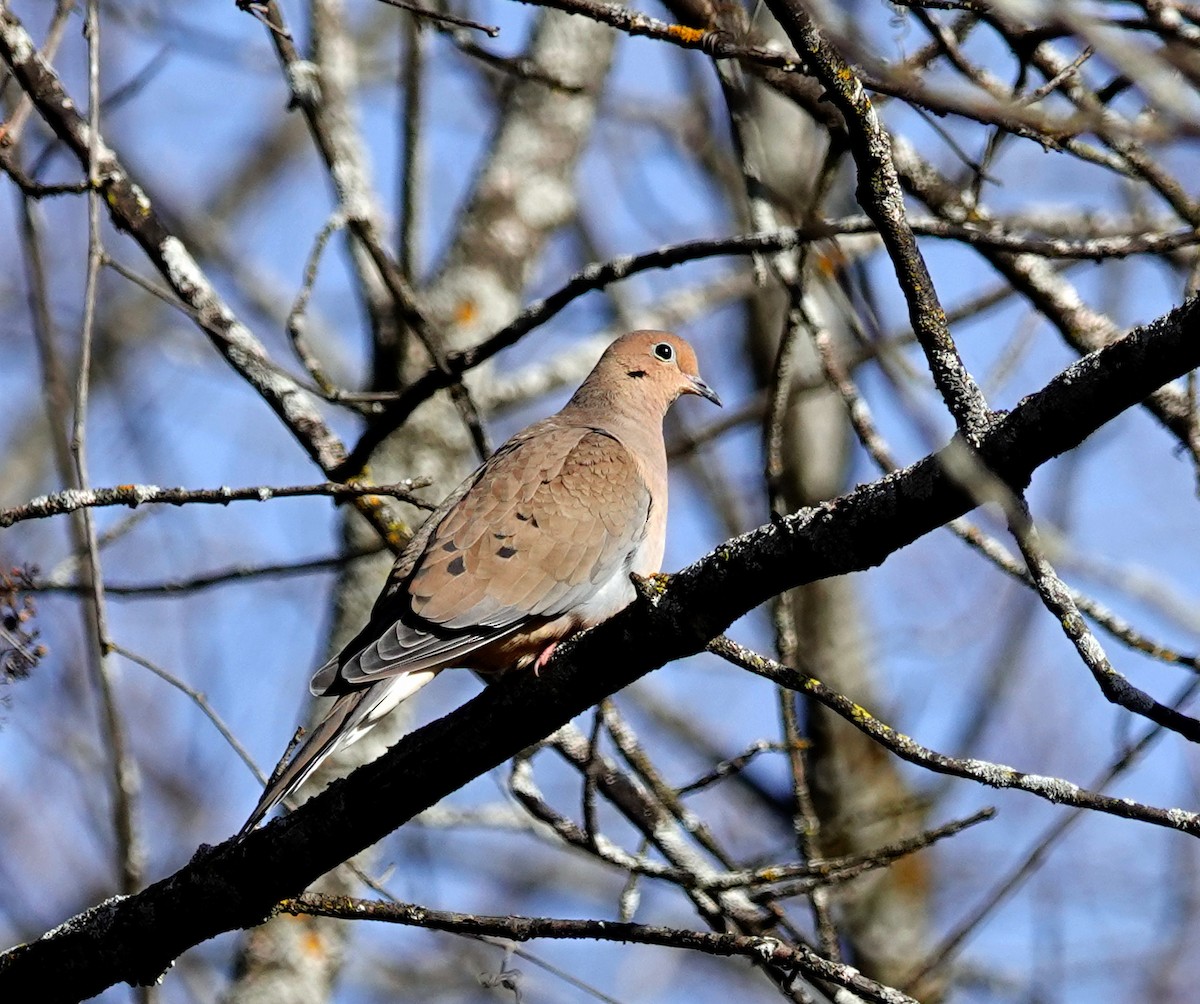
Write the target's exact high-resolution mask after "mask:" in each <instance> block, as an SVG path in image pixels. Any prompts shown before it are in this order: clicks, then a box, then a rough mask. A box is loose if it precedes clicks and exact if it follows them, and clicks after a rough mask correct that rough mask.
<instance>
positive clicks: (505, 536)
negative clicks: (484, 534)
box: [492, 531, 512, 540]
mask: <svg viewBox="0 0 1200 1004" xmlns="http://www.w3.org/2000/svg"><path fill="white" fill-rule="evenodd" d="M492 536H493V537H495V538H496V539H497V540H508V538H509V537H511V536H512V534H511V533H500V532H499V531H497V532H496V533H493V534H492Z"/></svg>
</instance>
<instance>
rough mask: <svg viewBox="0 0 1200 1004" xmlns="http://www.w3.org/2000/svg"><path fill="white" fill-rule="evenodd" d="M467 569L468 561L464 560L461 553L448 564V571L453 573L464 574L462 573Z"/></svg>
mask: <svg viewBox="0 0 1200 1004" xmlns="http://www.w3.org/2000/svg"><path fill="white" fill-rule="evenodd" d="M466 570H467V563H466V562H465V561H463V556H462V555H461V554H460V555H459V556H458V557H457V558H455V559H454V560H453V561H452V562H450V564H448V565H447V566H446V571H447V572H449V573H450V574H451V575H462V573H463V572H465V571H466Z"/></svg>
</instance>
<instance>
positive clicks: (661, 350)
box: [654, 342, 675, 363]
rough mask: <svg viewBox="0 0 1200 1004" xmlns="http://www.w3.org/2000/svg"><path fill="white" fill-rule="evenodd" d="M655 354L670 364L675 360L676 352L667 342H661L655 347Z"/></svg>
mask: <svg viewBox="0 0 1200 1004" xmlns="http://www.w3.org/2000/svg"><path fill="white" fill-rule="evenodd" d="M654 354H655V355H656V356H658V358H659V359H661V360H663V362H668V363H669V362H670V361H671V360H672V359H674V358H675V350H674V349H673V348H671V346H670V345H669V344H668V343H667V342H659V343H658V344H657V345H656V346H654Z"/></svg>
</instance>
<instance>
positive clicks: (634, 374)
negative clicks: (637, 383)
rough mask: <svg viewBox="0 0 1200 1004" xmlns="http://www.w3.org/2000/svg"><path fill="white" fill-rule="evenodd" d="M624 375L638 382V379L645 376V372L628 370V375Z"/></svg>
mask: <svg viewBox="0 0 1200 1004" xmlns="http://www.w3.org/2000/svg"><path fill="white" fill-rule="evenodd" d="M625 375H626V376H631V377H633V378H634V379H635V380H639V379H641V378H642V377H644V376H645V375H646V371H645V370H630V371H629V372H628V373H626V374H625Z"/></svg>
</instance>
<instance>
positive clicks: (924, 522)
mask: <svg viewBox="0 0 1200 1004" xmlns="http://www.w3.org/2000/svg"><path fill="white" fill-rule="evenodd" d="M1198 319H1200V300H1196V299H1192V300H1189V301H1188V302H1187V303H1186V304H1184V305H1183V306H1182V307H1179V308H1177V309H1176V310H1174V311H1172V312H1171V313H1169V314H1168V315H1166V316H1164V317H1162V318H1160V319H1158V320H1156V321H1154V322H1152V323H1151V324H1148V325H1146V326H1144V327H1141V328H1137V329H1135V330H1134V331H1132V332H1130V333H1129V334H1128V335H1126V336H1125V337H1123V338H1121V339H1119V340H1118V341H1116V342H1114V343H1113V344H1111V345H1109V346H1107V347H1105V348H1104V349H1101V350H1100V351H1098V352H1095V353H1092V354H1091V355H1088V356H1085V357H1084V358H1082V359H1080V360H1079V361H1078V362H1077V363H1075V364H1074V365H1072V366H1071V367H1069V368H1068V369H1066V370H1065V371H1063V372H1062V373H1061V374H1059V375H1058V376H1057V377H1056V378H1055V379H1054V380H1052V381H1051V382H1050V383H1049V384H1048V385H1047V386H1046V387H1045V388H1044V389H1043V390H1041V391H1039V392H1038V393H1036V394H1033V395H1031V396H1029V397H1027V398H1026V399H1025V400H1024V401H1022V402H1021V404H1020V405H1019V406H1018V407H1017V408H1016V409H1014V410H1013V411H1012V412H1011V413H1009V414H1007V415H1005V416H1003V417H1002V418H1000V419H999V421H997V423H996V424H995V425H994V426H993V427H992V428H990V429H989V430H988V431H987V432H986V433H985V434H984V435H983V437H982V438H981V439H980V440H979V443H978V446H977V451H978V456H979V458H980V460H981V461H982V462H983V463H984V464H986V465H987V466H988V468H989V469H990V470H991V471H992V472H994V473H995V475H996V476H998V477H1000V478H1002V479H1003V480H1004V481H1005V482H1007V483H1008V484H1009V485H1010V486H1011V487H1012V488H1013V489H1014V490H1021V489H1023V488H1024V487H1025V485H1026V484H1027V483H1028V481H1029V480H1030V478H1031V476H1032V474H1033V472H1034V471H1035V470H1036V469H1037V468H1038V467H1039V466H1041V465H1042V464H1044V463H1046V462H1047V461H1048V460H1050V459H1051V458H1053V457H1055V456H1057V455H1059V454H1060V453H1063V452H1065V451H1067V450H1070V449H1073V448H1074V447H1076V446H1078V445H1079V444H1080V443H1081V442H1082V441H1083V440H1084V439H1085V438H1087V437H1088V436H1089V435H1090V434H1091V433H1092V432H1094V431H1095V430H1096V429H1098V428H1099V427H1100V426H1101V425H1103V424H1104V423H1105V422H1108V421H1110V420H1111V419H1113V418H1114V417H1116V416H1117V415H1119V414H1120V413H1121V412H1122V411H1124V410H1125V409H1127V408H1130V407H1132V406H1133V405H1135V404H1137V403H1138V402H1139V401H1141V400H1142V399H1143V398H1145V397H1146V396H1147V395H1148V394H1150V393H1152V392H1153V391H1154V390H1155V389H1156V388H1157V387H1159V386H1161V385H1162V384H1164V383H1166V382H1167V381H1169V380H1172V379H1175V378H1178V377H1179V376H1181V375H1182V374H1184V373H1186V372H1188V371H1189V370H1191V369H1194V368H1195V367H1197V366H1198V365H1200V339H1198V338H1197V337H1196V326H1197V320H1198ZM958 448H959V447H958V444H951V446H950V447H947V450H949V449H958ZM947 450H942V451H940V452H939V453H937V454H934V455H932V456H930V457H926V458H925V459H923V460H921V461H919V462H918V463H916V464H913V465H912V466H911V467H908V468H906V469H905V470H903V471H899V472H897V473H896V474H893V475H891V476H889V477H886V478H884V479H882V480H880V481H878V482H875V483H873V484H870V485H864V486H862V487H860V488H858V489H856V490H855V491H853V492H851V493H849V494H847V495H845V496H843V497H842V498H840V499H837V500H835V501H834V502H831V503H828V504H826V505H822V506H819V507H816V508H811V509H804V510H801V511H799V512H797V513H794V514H792V515H790V516H786V517H783V518H782V519H780V520H779V521H778V522H775V523H772V524H770V525H767V526H762V527H759V528H758V529H756V530H753V531H751V532H750V533H747V534H744V535H743V536H741V537H737V538H734V539H733V540H730V541H728V542H727V543H726V544H724V545H722V546H721V547H720V548H718V549H717V550H716V551H715V552H713V553H712V554H710V555H708V556H707V557H705V558H703V559H701V560H700V561H698V562H696V563H695V564H694V565H692V566H690V567H688V568H687V569H685V570H683V571H682V572H680V573H679V574H678V575H676V576H674V577H673V578H671V580H670V583H669V585H667V586H666V587H665V588H664V589H663V590H662V592H661V594H660V595H659V596H658V597H657V598H654V599H642V600H641V601H639V602H637V603H635V604H634V605H633V606H631V607H630V608H628V609H627V610H625V611H624V612H622V613H621V614H619V615H617V616H616V617H614V618H613V619H612V620H610V621H608V622H607V623H605V624H603V625H601V626H600V627H599V628H596V629H595V630H593V631H591V632H588V633H587V634H585V635H584V636H582V637H580V638H579V639H578V640H577V641H575V642H572V643H569V644H566V645H564V646H563V647H562V649H561V650H560V654H558V655H557V656H556V658H555V660H554V661H553V663H552V665H551V666H550V667H549V668H548V670H547V671H546V672H544V673H543V674H542V675H541V676H540V677H534V676H530V675H523V676H520V677H513V678H510V679H506V680H502V681H501V682H499V683H497V684H496V685H495V686H493V687H490V688H488V689H487V690H486V691H485V692H484V693H482V694H480V695H479V696H478V697H476V698H475V699H474V700H472V701H470V702H469V703H468V704H466V705H465V706H464V707H462V708H460V709H458V710H457V711H455V712H454V713H452V714H450V715H448V716H446V717H445V718H443V719H441V720H439V721H437V722H433V723H432V724H430V725H427V726H425V727H424V728H422V729H420V730H419V731H417V732H414V733H412V734H410V735H408V736H406V737H405V738H404V739H403V740H401V742H399V743H398V744H397V745H396V746H395V747H393V748H392V749H391V750H390V751H389V752H388V753H387V754H386V755H385V756H383V757H381V758H380V759H379V760H377V761H375V762H373V763H371V764H368V765H366V766H365V767H363V768H361V769H359V770H357V771H355V772H354V773H353V774H352V775H351V776H350V777H348V778H346V779H345V780H344V781H341V782H340V783H337V784H334V785H332V786H331V787H330V788H329V789H327V790H326V791H325V792H323V793H322V794H320V795H318V796H316V797H315V798H313V799H312V800H311V801H309V802H308V803H306V804H305V805H304V806H302V807H301V808H300V809H298V810H297V811H296V812H294V813H292V814H291V815H289V816H287V817H285V818H283V819H281V820H278V821H276V822H275V823H273V824H271V825H270V826H267V827H266V828H264V829H262V830H259V831H256V832H254V833H252V834H250V836H249V837H248V838H247V839H246V840H244V841H243V842H241V843H233V842H232V841H227V842H226V843H224V844H222V845H220V846H219V847H216V848H210V847H207V846H205V847H202V848H201V849H200V851H199V852H197V854H196V855H195V857H194V858H193V860H192V861H191V862H190V863H189V864H187V865H186V866H184V867H183V868H182V869H180V870H179V871H178V872H176V873H175V874H174V875H172V876H170V877H168V878H166V879H163V880H162V881H160V882H158V883H156V884H154V885H152V886H150V887H149V888H147V889H146V890H144V891H143V892H141V893H139V894H137V895H135V896H130V897H127V898H124V899H114V900H110V901H108V902H106V903H103V904H100V905H99V906H96V907H94V908H92V909H91V910H89V911H86V912H85V913H83V914H80V915H79V916H78V917H75V918H73V919H72V920H71V921H69V922H67V923H66V924H64V925H62V926H61V927H59V928H56V929H55V930H54V931H52V932H49V933H48V934H47V935H46V936H44V937H43V938H41V939H39V940H38V941H36V942H33V943H31V944H28V945H23V946H20V947H18V948H16V949H13V950H11V951H9V952H7V953H6V954H4V955H3V956H0V998H3V999H14V1000H21V999H30V994H32V993H34V992H35V991H36V994H35V996H36V998H37V999H38V1000H41V1001H66V1000H78V999H81V998H83V997H88V996H91V995H94V994H96V993H98V992H100V990H102V989H103V988H104V987H106V986H109V985H111V984H112V983H115V982H117V981H120V980H125V981H127V982H133V983H146V982H151V981H153V980H155V979H157V978H158V976H159V975H160V974H161V973H162V972H163V970H164V969H165V968H167V967H168V966H169V965H170V964H171V963H172V961H173V960H174V959H175V958H176V957H177V956H178V955H179V954H180V953H182V952H183V951H185V950H186V949H188V948H189V947H191V946H193V945H196V944H199V943H200V942H201V941H204V940H205V939H207V938H210V937H213V936H215V935H216V934H219V933H221V932H222V931H226V930H230V929H233V928H237V927H245V926H249V925H252V924H256V923H259V922H260V921H261V920H262V919H263V918H264V917H266V916H267V915H268V914H269V913H270V912H271V911H272V910H273V909H274V907H275V905H276V904H277V903H278V902H279V901H280V900H282V899H284V898H286V897H288V896H291V895H295V894H296V893H297V892H299V891H300V890H302V889H303V888H304V887H305V886H306V885H308V883H310V882H311V881H313V880H314V879H315V878H317V877H318V876H320V875H322V874H323V873H325V872H326V871H328V870H329V869H330V868H332V867H334V866H335V865H337V864H338V863H340V862H342V861H344V860H346V859H347V858H349V857H350V856H352V855H353V854H355V853H357V852H358V851H360V850H362V849H363V848H364V847H366V846H369V845H370V844H372V843H374V842H375V841H377V840H379V839H380V838H382V837H383V836H385V835H386V834H388V833H390V832H391V831H392V830H394V829H396V828H397V827H399V826H401V825H402V824H403V823H405V822H407V821H408V820H409V819H411V818H412V817H413V816H414V815H416V814H417V813H418V812H420V811H422V810H423V809H425V808H427V807H429V806H430V805H433V804H434V803H435V802H437V801H438V800H439V799H441V798H443V797H445V796H446V795H448V794H449V793H451V792H453V791H456V790H457V789H458V788H460V787H461V786H462V785H464V784H465V783H467V782H468V781H469V780H471V779H472V778H474V777H477V776H478V775H480V774H481V773H483V772H485V771H487V770H489V769H491V768H492V767H495V766H496V765H498V764H500V763H502V762H503V761H505V760H506V759H508V758H509V757H511V756H512V755H514V754H515V753H517V752H518V751H520V750H522V749H524V748H525V747H527V746H529V745H530V744H532V743H534V742H537V741H538V740H540V739H541V738H543V737H544V736H546V735H548V734H550V733H551V732H553V731H554V730H555V729H557V728H559V727H561V726H562V725H563V724H564V723H566V722H567V721H569V720H570V719H571V718H573V717H574V716H575V715H577V714H579V713H580V712H582V711H583V710H585V709H586V708H588V707H590V706H592V705H593V704H596V703H597V702H598V701H600V700H602V699H603V698H604V697H606V696H608V695H609V694H612V693H615V692H616V691H617V690H620V689H621V688H622V687H625V686H628V685H629V684H630V683H632V682H633V681H635V680H637V679H639V678H640V677H642V676H644V675H645V674H646V673H648V672H650V671H651V670H652V669H654V668H655V667H657V666H661V665H663V664H664V663H666V662H668V661H670V660H672V659H677V658H681V657H683V656H687V655H691V654H694V653H696V652H698V651H700V650H701V649H702V648H703V647H704V646H705V645H706V644H707V642H708V641H709V640H710V639H712V638H714V637H715V636H716V635H718V634H720V633H721V632H722V631H723V630H724V629H725V628H726V627H727V626H728V625H729V624H730V623H732V622H733V621H734V620H736V619H737V618H738V617H740V616H741V615H743V614H744V613H746V612H747V611H749V610H751V609H753V608H754V607H755V606H757V605H758V604H759V603H761V602H763V601H764V600H766V599H768V598H769V597H771V596H774V595H776V594H777V593H779V592H781V591H782V590H784V589H787V588H790V587H793V586H796V585H798V584H800V583H802V582H810V581H814V580H816V579H819V578H824V577H827V576H830V575H837V574H843V573H846V572H850V571H855V570H860V569H864V568H869V567H871V566H873V565H877V564H879V563H880V562H882V561H883V560H884V559H885V558H887V556H888V555H890V554H891V553H893V552H894V551H896V550H898V549H899V548H901V547H904V546H905V545H907V544H909V543H911V542H912V541H914V540H916V539H917V538H918V537H920V536H922V535H923V534H925V533H928V532H929V531H930V530H933V529H934V528H936V527H938V526H940V525H942V524H943V523H945V522H947V521H948V520H950V519H952V518H954V517H955V516H959V515H961V514H962V513H964V512H966V511H968V510H969V509H971V508H972V507H973V506H974V501H973V500H972V498H971V496H970V495H969V494H968V493H967V492H966V491H965V490H964V488H963V487H962V485H961V483H960V482H959V480H958V479H957V478H956V477H954V476H953V474H952V473H948V472H947V471H946V470H945V469H944V466H943V460H944V458H945V454H946V452H947ZM1177 825H1179V826H1180V827H1181V828H1184V829H1187V830H1188V832H1191V830H1192V827H1191V825H1190V824H1189V822H1188V820H1187V819H1184V818H1183V816H1182V815H1181V817H1180V819H1179V822H1178V824H1177Z"/></svg>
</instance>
